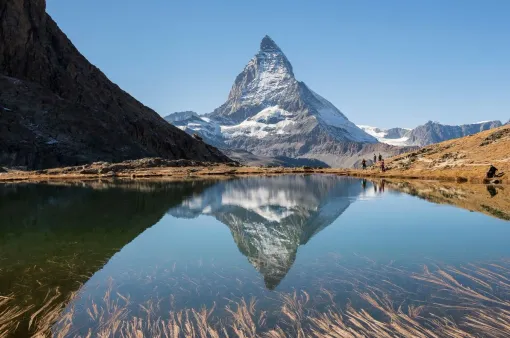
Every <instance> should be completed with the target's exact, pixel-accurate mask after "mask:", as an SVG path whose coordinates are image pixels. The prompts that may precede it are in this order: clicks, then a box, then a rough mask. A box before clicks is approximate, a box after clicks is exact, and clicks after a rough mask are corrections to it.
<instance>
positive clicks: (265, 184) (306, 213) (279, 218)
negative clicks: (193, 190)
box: [168, 176, 362, 290]
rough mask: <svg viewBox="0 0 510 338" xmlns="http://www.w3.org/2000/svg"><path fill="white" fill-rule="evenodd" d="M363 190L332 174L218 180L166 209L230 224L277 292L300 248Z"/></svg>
mask: <svg viewBox="0 0 510 338" xmlns="http://www.w3.org/2000/svg"><path fill="white" fill-rule="evenodd" d="M361 192H362V187H361V185H359V184H354V185H353V184H352V182H351V181H350V180H349V179H339V178H338V177H334V176H297V177H296V176H279V177H260V178H252V179H243V180H233V181H226V182H219V183H217V184H216V185H214V186H212V187H210V188H209V189H207V190H205V191H204V192H203V193H202V194H199V195H196V196H193V197H191V198H189V199H187V200H185V201H184V202H182V204H181V205H179V206H176V207H174V208H172V209H170V210H169V211H168V214H170V215H172V216H174V217H180V218H195V217H198V216H200V215H210V216H212V217H215V218H216V219H217V220H219V221H220V222H222V223H224V224H225V225H227V226H228V227H229V228H230V230H231V232H232V236H233V237H234V240H235V242H236V244H237V246H238V247H239V250H240V251H241V252H242V253H243V254H244V255H245V256H246V257H247V258H248V260H249V261H250V263H251V264H252V265H253V266H254V267H255V268H256V269H257V270H258V271H259V272H260V273H261V274H262V275H263V276H264V281H265V283H266V287H267V288H268V289H271V290H272V289H274V288H275V287H276V286H277V285H278V284H279V283H280V281H281V280H282V279H283V278H284V277H285V276H286V274H287V272H288V271H289V270H290V268H291V266H292V264H293V263H294V260H295V259H296V253H297V250H298V248H299V246H300V245H303V244H306V243H307V242H308V241H309V240H310V239H311V238H312V237H313V236H314V235H315V234H317V233H318V232H320V231H321V230H322V229H324V228H325V227H327V226H328V225H330V224H331V223H332V222H333V221H334V220H336V219H337V218H338V217H339V216H340V215H341V214H342V213H343V212H344V211H345V210H346V209H347V208H348V207H349V205H350V204H351V203H352V201H353V198H352V197H353V196H358V195H360V194H361Z"/></svg>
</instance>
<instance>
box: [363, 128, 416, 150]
mask: <svg viewBox="0 0 510 338" xmlns="http://www.w3.org/2000/svg"><path fill="white" fill-rule="evenodd" d="M358 127H360V128H361V129H363V130H364V131H365V132H367V133H368V134H370V135H372V136H373V137H375V138H377V140H378V141H379V142H382V143H386V144H391V145H394V146H406V145H408V144H407V141H408V139H409V138H408V137H407V135H408V134H409V133H410V132H411V129H407V128H391V129H381V128H377V127H370V126H365V125H358Z"/></svg>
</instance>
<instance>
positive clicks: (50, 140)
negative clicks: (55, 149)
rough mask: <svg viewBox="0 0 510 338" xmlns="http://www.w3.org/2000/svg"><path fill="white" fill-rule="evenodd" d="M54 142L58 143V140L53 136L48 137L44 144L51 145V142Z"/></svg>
mask: <svg viewBox="0 0 510 338" xmlns="http://www.w3.org/2000/svg"><path fill="white" fill-rule="evenodd" d="M56 143H58V141H57V140H55V139H54V138H51V139H49V140H48V141H47V142H46V144H50V145H51V144H56Z"/></svg>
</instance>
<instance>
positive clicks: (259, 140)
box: [165, 36, 405, 167]
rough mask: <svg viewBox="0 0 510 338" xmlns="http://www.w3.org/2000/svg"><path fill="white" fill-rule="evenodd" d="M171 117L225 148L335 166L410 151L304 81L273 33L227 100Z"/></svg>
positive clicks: (237, 81)
mask: <svg viewBox="0 0 510 338" xmlns="http://www.w3.org/2000/svg"><path fill="white" fill-rule="evenodd" d="M186 117H187V118H186ZM165 119H166V120H167V121H168V122H170V123H172V124H174V125H176V126H177V127H179V128H180V129H182V130H185V131H186V132H188V133H190V134H192V133H197V134H199V135H200V136H201V137H202V138H203V139H204V140H205V141H206V142H208V143H210V144H213V145H215V146H217V147H219V148H221V149H231V150H238V149H240V150H243V151H247V152H249V153H252V154H254V155H257V156H264V157H267V158H278V157H280V158H281V157H284V158H292V159H310V160H315V161H321V162H322V163H324V164H325V165H326V166H333V167H339V166H343V167H351V166H353V165H355V164H356V163H357V162H359V161H360V160H361V158H362V157H369V156H370V157H371V156H372V154H369V153H371V152H373V151H376V152H378V153H382V154H383V155H384V156H389V155H395V154H398V153H401V152H403V151H405V150H403V149H401V148H396V147H392V146H388V145H381V144H379V143H378V142H377V139H376V138H375V137H373V136H371V135H369V134H367V133H366V132H364V131H363V130H361V129H360V128H358V127H357V126H356V125H355V124H354V123H352V122H351V121H349V120H348V119H347V117H346V116H345V115H344V114H343V113H342V112H340V110H338V109H337V108H336V107H335V106H334V105H333V104H332V103H331V102H329V101H327V100H326V99H324V98H323V97H321V96H320V95H319V94H317V93H315V92H313V91H312V90H311V89H310V88H309V87H308V86H307V85H306V84H305V83H303V82H300V81H298V80H297V79H296V78H295V76H294V71H293V68H292V65H291V63H290V62H289V60H288V58H287V57H286V55H285V54H284V53H283V52H282V50H281V49H280V48H279V47H278V46H277V45H276V43H275V42H274V41H273V40H272V39H271V38H270V37H268V36H265V37H264V38H263V39H262V42H261V44H260V50H259V52H258V53H257V54H256V55H255V56H254V57H253V58H252V59H251V60H250V61H249V62H248V64H247V65H246V67H245V68H244V69H243V71H242V72H241V73H240V74H239V75H238V76H237V77H236V79H235V82H234V85H233V86H232V89H231V90H230V94H229V96H228V99H227V101H226V102H225V103H224V104H223V105H221V106H220V107H218V108H217V109H215V110H214V111H213V112H212V113H209V114H206V115H203V116H200V115H198V114H196V113H194V114H189V112H188V114H185V113H176V114H171V115H169V116H167V117H166V118H165Z"/></svg>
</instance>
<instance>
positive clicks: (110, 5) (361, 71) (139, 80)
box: [47, 0, 510, 127]
mask: <svg viewBox="0 0 510 338" xmlns="http://www.w3.org/2000/svg"><path fill="white" fill-rule="evenodd" d="M47 7H48V8H47V11H48V13H49V14H50V15H51V16H52V17H53V18H54V20H55V21H56V22H57V24H58V25H59V26H60V27H61V28H62V30H63V31H64V32H65V33H66V34H67V36H68V37H69V38H70V39H71V40H72V41H73V42H74V44H75V45H76V47H77V48H78V49H79V50H80V51H81V52H82V53H83V54H84V55H85V56H86V57H87V58H88V59H89V61H91V62H92V63H93V64H95V65H96V66H98V67H99V68H100V69H101V70H102V71H103V72H105V73H106V75H107V76H108V77H109V78H110V79H111V80H112V81H114V82H115V83H117V84H118V85H119V86H121V87H122V88H123V89H124V90H126V91H127V92H129V93H130V94H132V95H133V96H134V97H136V98H137V99H139V100H140V101H142V102H143V103H144V104H145V105H147V106H149V107H151V108H153V109H155V110H156V111H157V112H158V113H159V114H161V115H167V114H169V113H172V112H175V111H182V110H194V111H197V112H199V113H208V112H211V111H212V110H213V109H214V108H216V107H217V106H219V105H221V104H222V103H223V102H224V101H225V100H226V98H227V96H228V93H229V91H230V88H231V86H232V84H233V82H234V79H235V77H236V75H237V74H238V73H239V72H241V71H242V69H243V67H244V66H245V64H246V63H247V62H248V61H249V60H250V59H251V58H252V57H253V55H254V54H256V52H257V51H258V48H259V43H260V40H261V39H262V38H263V36H264V35H266V34H268V35H269V36H271V37H272V38H273V40H275V41H276V43H277V44H278V45H279V46H280V47H281V48H282V50H283V51H284V52H285V54H286V55H287V57H288V58H289V60H290V61H291V63H292V65H293V67H294V72H295V74H296V77H297V78H298V80H301V81H304V82H305V83H306V84H307V85H308V86H309V87H310V88H312V89H313V90H314V91H316V92H317V93H319V94H321V95H322V96H324V97H325V98H327V99H328V100H330V101H331V102H333V103H334V104H335V105H336V106H337V107H338V108H339V109H340V110H342V112H343V113H344V114H345V115H346V116H347V117H348V118H349V119H350V120H351V121H353V122H355V123H357V124H368V125H373V126H379V127H394V126H401V127H414V126H416V125H418V124H422V123H424V122H426V121H428V120H435V121H440V122H443V123H447V124H459V123H469V122H476V121H481V120H489V119H501V120H504V121H507V120H508V119H509V118H510V20H509V19H508V18H509V16H510V1H507V0H487V1H482V0H478V1H472V0H426V1H414V0H388V1H380V0H372V1H368V0H321V1H311V0H307V1H301V0H294V1H277V0H272V1H269V0H259V1H240V0H236V1H227V0H225V1H219V0H218V1H212V0H209V1H207V0H204V1H195V0H186V1H184V0H182V1H178V0H151V1H133V0H122V1H121V0H108V1H105V0H89V1H69V0H48V1H47Z"/></svg>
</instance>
